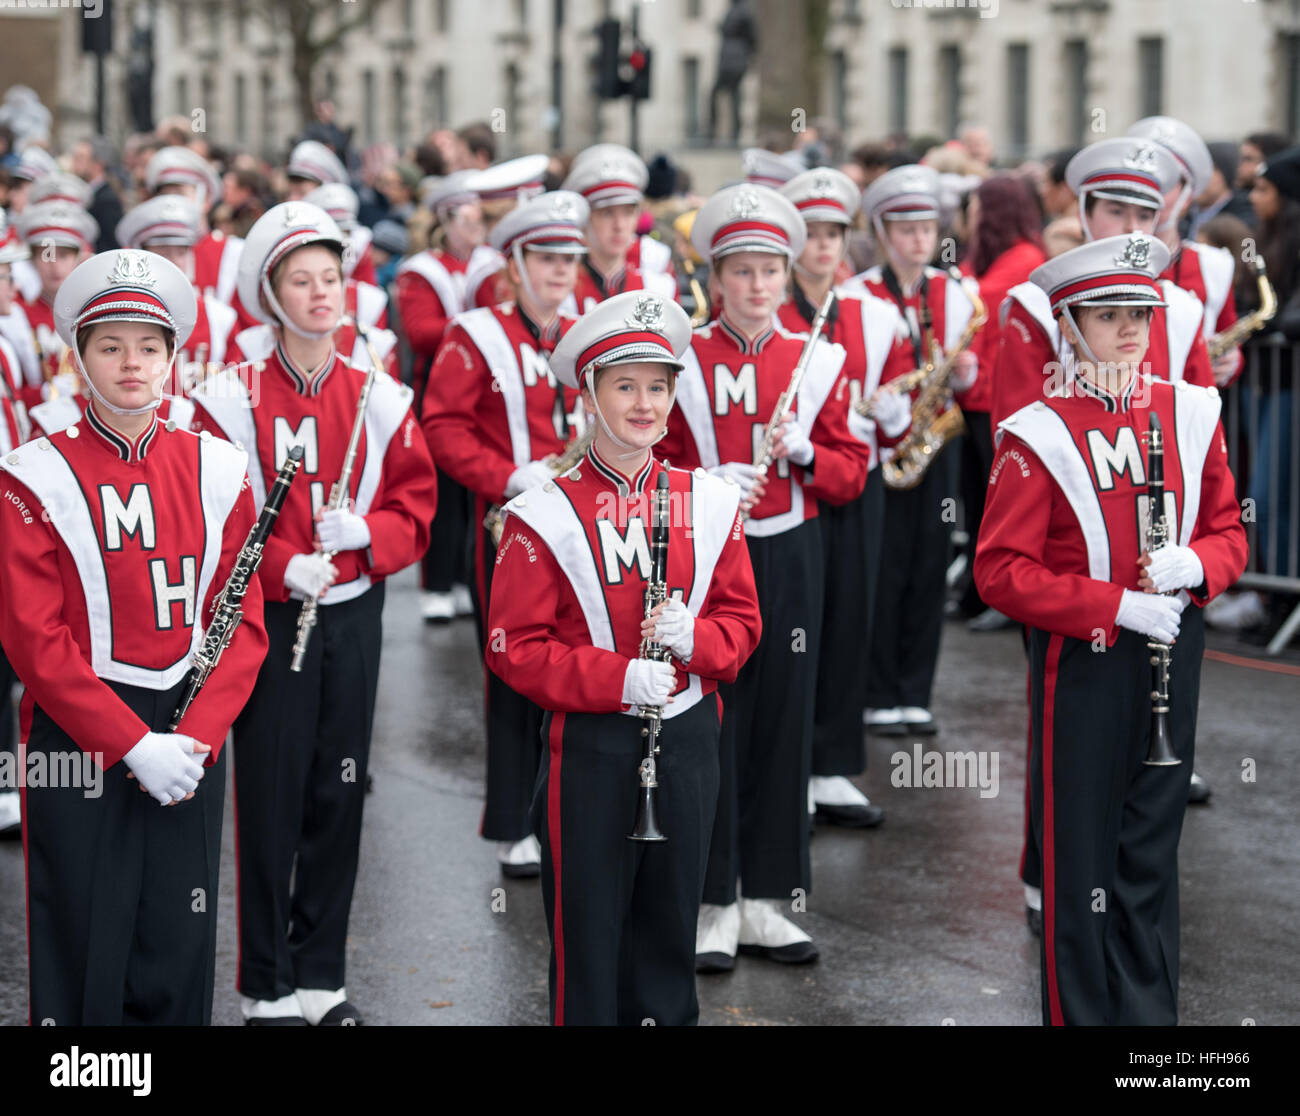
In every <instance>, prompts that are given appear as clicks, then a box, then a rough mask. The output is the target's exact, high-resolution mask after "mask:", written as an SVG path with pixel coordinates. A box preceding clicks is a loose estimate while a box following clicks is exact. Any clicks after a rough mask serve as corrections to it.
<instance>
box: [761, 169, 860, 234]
mask: <svg viewBox="0 0 1300 1116" xmlns="http://www.w3.org/2000/svg"><path fill="white" fill-rule="evenodd" d="M779 193H781V194H782V195H784V196H785V197H787V198H789V199H790V201H792V202H793V203H794V207H795V209H797V210H798V211H799V214H800V216H802V217H803V219H804V222H805V223H807V222H809V221H833V222H834V223H835V224H837V225H851V224H852V223H853V217H854V215H855V214H856V213H857V212H858V205H859V203H860V201H861V198H860V196H859V194H858V187H857V185H856V184H855V183H854V181H853V179H851V178H850V177H849V176H848V175H847V174H845V173H843V172H842V171H837V170H832V169H831V168H830V167H818V168H817V169H816V170H810V171H804V172H803V174H797V175H795V176H794V178H792V179H790V181H789V182H787V183H786V184H785V185H784V186H782V187H781V189H780V191H779Z"/></svg>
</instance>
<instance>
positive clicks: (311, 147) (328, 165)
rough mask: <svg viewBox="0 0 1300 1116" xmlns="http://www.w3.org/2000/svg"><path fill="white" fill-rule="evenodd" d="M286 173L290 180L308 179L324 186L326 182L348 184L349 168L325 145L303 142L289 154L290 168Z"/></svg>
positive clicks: (311, 141)
mask: <svg viewBox="0 0 1300 1116" xmlns="http://www.w3.org/2000/svg"><path fill="white" fill-rule="evenodd" d="M285 173H286V174H287V175H288V176H289V177H290V178H306V179H310V180H311V181H312V182H319V183H321V185H324V184H325V183H326V182H341V183H342V184H343V185H345V186H346V185H347V183H348V172H347V168H346V167H344V165H343V164H342V163H340V162H339V157H338V156H337V155H335V154H334V152H333V151H331V150H330V149H329V148H328V147H326V146H325V145H324V144H323V143H320V142H318V141H316V140H303V141H302V143H300V144H297V145H296V146H295V147H294V149H293V151H291V152H290V153H289V166H288V167H287V168H286V169H285Z"/></svg>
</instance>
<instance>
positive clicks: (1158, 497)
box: [1142, 411, 1183, 767]
mask: <svg viewBox="0 0 1300 1116" xmlns="http://www.w3.org/2000/svg"><path fill="white" fill-rule="evenodd" d="M1147 502H1148V505H1149V511H1148V513H1147V514H1148V515H1149V516H1150V521H1151V531H1150V535H1151V541H1150V545H1149V547H1148V549H1149V550H1150V552H1151V553H1152V554H1154V553H1155V552H1156V551H1157V550H1160V549H1161V548H1162V547H1164V546H1168V545H1169V519H1168V517H1167V516H1166V515H1165V438H1164V431H1163V430H1161V428H1160V418H1159V416H1158V415H1157V414H1156V413H1155V412H1154V411H1152V412H1151V427H1150V432H1149V433H1148V435H1147ZM1147 649H1148V650H1149V651H1150V652H1151V744H1150V747H1149V748H1148V749H1147V757H1146V759H1144V760H1143V761H1142V762H1143V763H1145V764H1147V765H1148V766H1151V767H1174V766H1176V765H1177V764H1180V763H1182V762H1183V761H1182V760H1180V759H1179V758H1178V757H1177V756H1176V755H1174V748H1173V741H1172V738H1171V736H1170V733H1169V671H1170V666H1171V664H1172V661H1173V647H1172V645H1171V644H1168V643H1161V642H1160V641H1159V640H1154V639H1149V640H1147Z"/></svg>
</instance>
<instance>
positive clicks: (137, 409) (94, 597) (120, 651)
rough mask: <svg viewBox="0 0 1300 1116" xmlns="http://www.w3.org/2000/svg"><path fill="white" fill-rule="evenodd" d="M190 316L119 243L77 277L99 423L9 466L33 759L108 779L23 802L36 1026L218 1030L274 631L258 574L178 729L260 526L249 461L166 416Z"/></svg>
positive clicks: (15, 651) (16, 634)
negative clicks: (232, 735)
mask: <svg viewBox="0 0 1300 1116" xmlns="http://www.w3.org/2000/svg"><path fill="white" fill-rule="evenodd" d="M194 316H195V299H194V292H193V289H192V288H191V286H190V283H189V281H188V280H187V279H186V277H185V276H184V275H183V274H182V273H181V272H180V271H178V270H177V269H176V268H175V267H173V266H172V265H171V264H169V263H168V262H167V261H166V260H162V259H159V258H157V257H154V256H151V255H148V254H146V253H143V252H135V251H131V250H127V249H122V250H115V251H111V252H104V253H101V254H99V255H97V256H94V257H92V258H91V259H89V260H87V261H85V262H83V263H81V264H80V265H78V266H77V268H76V269H75V270H74V271H73V272H72V273H71V274H70V275H69V276H68V277H67V279H66V280H65V282H64V283H63V284H62V286H61V287H60V288H59V291H58V294H57V296H56V298H55V303H54V318H55V323H56V328H57V329H58V332H59V336H60V337H61V338H62V339H63V341H64V343H65V344H67V345H68V347H69V349H70V350H71V352H72V359H73V361H74V363H75V364H76V366H77V369H78V371H79V373H80V375H81V376H82V377H83V378H84V379H85V382H86V386H87V389H88V391H89V392H90V394H91V396H92V399H91V402H90V405H89V407H88V409H87V411H86V415H85V421H84V422H79V423H77V424H76V425H74V426H70V427H68V428H67V429H66V430H64V431H62V432H60V433H58V434H55V435H53V436H51V437H50V438H40V439H38V440H36V441H33V442H28V443H27V444H26V445H24V446H20V447H19V448H18V449H16V450H13V451H11V452H10V453H8V454H7V455H6V456H5V458H4V459H3V468H4V469H5V471H6V473H7V474H8V476H7V478H6V485H7V486H8V489H9V498H8V499H6V500H5V501H4V508H3V511H2V512H0V538H2V539H3V546H4V552H5V556H6V561H5V562H4V563H3V566H2V567H0V640H2V641H3V644H4V647H5V648H6V650H7V651H8V653H9V656H10V658H11V660H12V662H13V665H14V668H15V670H16V671H17V673H18V676H19V678H20V679H21V680H22V681H23V683H24V685H25V687H26V695H25V697H24V699H23V714H22V731H23V737H24V745H25V755H26V757H28V760H29V762H30V758H31V757H33V756H36V755H43V756H45V757H46V758H47V761H48V763H50V764H55V763H64V762H65V761H67V760H72V761H75V762H74V765H73V767H72V768H71V769H74V770H78V771H81V770H85V771H89V764H90V763H92V762H93V764H94V765H95V766H96V767H98V768H100V769H101V770H102V775H101V776H100V778H102V791H101V793H99V794H97V795H92V794H89V793H87V792H86V786H87V785H88V784H86V783H84V782H82V781H75V782H73V783H70V784H68V785H56V786H41V787H37V786H35V785H33V786H28V787H26V788H25V789H24V790H23V792H22V793H23V824H24V841H25V851H26V858H27V918H28V950H29V966H30V968H29V973H30V991H31V1017H30V1018H31V1021H32V1022H33V1023H55V1024H64V1025H66V1024H73V1025H119V1024H124V1023H154V1024H167V1025H195V1024H206V1023H207V1022H209V1020H210V1016H211V1011H212V990H213V974H214V970H215V964H216V922H217V894H218V893H217V866H218V861H219V860H220V854H221V819H222V810H223V803H224V799H225V757H224V753H223V752H222V743H223V741H224V740H225V736H226V732H227V731H228V729H229V728H230V723H231V721H232V719H233V718H234V716H235V714H236V713H237V712H238V710H239V709H240V707H241V706H242V705H243V704H244V701H245V699H246V698H247V697H248V694H249V691H250V690H251V689H252V685H253V679H254V677H255V674H256V671H257V667H258V665H259V664H260V663H261V661H262V658H263V656H264V655H265V653H266V633H265V630H264V628H263V626H262V617H261V590H260V588H259V587H258V584H257V581H256V579H253V580H252V581H251V583H250V585H249V588H248V593H247V596H246V597H245V598H244V605H245V610H246V611H245V613H244V618H243V623H242V624H241V625H240V626H239V628H238V630H237V632H236V634H235V636H234V639H233V641H232V642H231V644H230V646H229V647H228V648H227V650H226V652H225V655H224V656H223V657H222V659H221V661H220V664H219V665H218V666H217V669H216V670H215V671H214V672H213V673H212V674H211V676H210V677H209V679H208V681H207V684H206V685H205V686H204V688H203V689H202V690H201V691H200V692H199V695H198V697H197V698H196V699H195V700H194V702H193V704H192V705H191V706H190V707H189V709H188V710H187V712H186V713H185V715H184V717H183V718H182V719H181V721H180V724H179V725H178V726H177V728H176V730H174V731H173V730H171V729H170V728H169V725H170V722H171V718H172V715H173V712H174V710H175V709H176V706H177V702H178V701H179V700H180V698H181V694H182V690H183V689H184V681H185V678H186V675H187V674H188V672H189V667H190V662H191V656H192V654H193V653H194V651H195V650H196V648H197V647H198V645H199V642H200V640H201V638H202V634H203V627H204V624H205V622H206V620H207V619H208V618H209V616H210V613H211V608H212V603H213V600H214V598H215V597H216V595H217V594H218V593H219V592H220V591H221V589H222V588H223V587H224V585H225V583H226V580H227V578H228V577H229V575H230V572H231V569H232V567H233V565H234V562H235V559H236V557H237V556H238V554H239V552H240V551H241V549H242V548H243V544H244V540H245V539H246V537H247V535H248V532H249V529H250V528H251V526H252V524H253V501H252V498H251V495H250V493H249V491H248V481H247V480H246V477H245V468H246V465H247V461H248V458H247V455H246V454H244V453H243V452H242V451H240V450H238V449H237V448H236V447H234V446H231V445H229V444H228V443H226V442H223V441H220V440H219V439H215V438H213V437H212V436H211V435H195V434H192V433H190V432H188V431H186V430H181V429H179V428H177V427H176V426H175V424H174V423H168V424H166V425H165V426H164V425H163V424H162V423H160V422H159V421H158V417H157V414H156V413H155V412H156V409H157V406H158V402H159V393H160V389H161V386H162V383H163V381H164V380H165V379H166V377H167V375H168V373H169V371H170V366H171V362H172V360H174V359H175V357H176V353H177V351H178V350H179V349H180V347H181V346H182V345H183V344H184V343H185V340H186V337H187V335H188V333H189V330H190V327H191V326H192V325H193V323H194ZM141 791H143V792H145V793H144V794H141V793H140V792H141ZM159 804H161V806H162V807H168V808H167V809H162V808H160V805H159Z"/></svg>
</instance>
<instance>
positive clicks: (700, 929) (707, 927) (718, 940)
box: [695, 903, 740, 973]
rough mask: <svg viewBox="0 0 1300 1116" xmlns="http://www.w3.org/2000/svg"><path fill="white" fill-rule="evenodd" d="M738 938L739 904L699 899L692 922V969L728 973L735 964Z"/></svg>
mask: <svg viewBox="0 0 1300 1116" xmlns="http://www.w3.org/2000/svg"><path fill="white" fill-rule="evenodd" d="M739 942H740V906H739V905H738V904H736V903H728V904H727V905H726V906H725V907H723V906H719V905H718V904H717V903H701V904H700V916H699V919H698V920H697V921H696V923H695V971H696V972H697V973H729V972H731V970H732V969H734V968H735V967H736V946H737V945H738V944H739Z"/></svg>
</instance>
